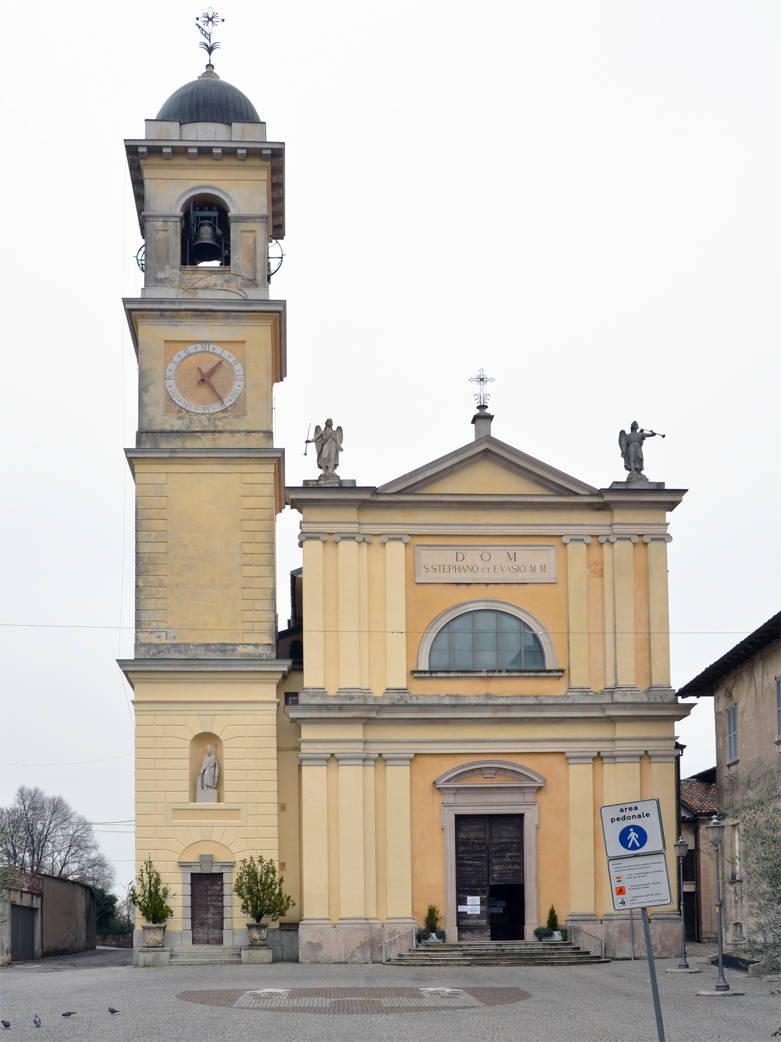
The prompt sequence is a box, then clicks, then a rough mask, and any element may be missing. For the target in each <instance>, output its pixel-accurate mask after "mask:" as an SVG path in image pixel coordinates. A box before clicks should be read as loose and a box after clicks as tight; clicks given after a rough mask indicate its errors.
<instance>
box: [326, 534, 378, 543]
mask: <svg viewBox="0 0 781 1042" xmlns="http://www.w3.org/2000/svg"><path fill="white" fill-rule="evenodd" d="M332 538H333V541H334V542H335V543H353V542H354V543H370V542H371V541H372V537H371V536H370V535H361V534H360V533H359V532H340V533H339V534H338V535H334V536H332Z"/></svg>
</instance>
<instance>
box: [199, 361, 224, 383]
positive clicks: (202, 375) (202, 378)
mask: <svg viewBox="0 0 781 1042" xmlns="http://www.w3.org/2000/svg"><path fill="white" fill-rule="evenodd" d="M218 365H222V359H221V358H218V359H217V361H216V362H215V363H214V365H213V366H212V367H211V369H207V370H206V372H205V373H202V374H201V380H199V381H198V383H201V382H202V381H203V380H205V379H206V377H207V376H211V375H212V373H213V372H214V370H215V369H216V368H217V366H218ZM198 372H199V373H200V372H201V370H200V369H199V370H198Z"/></svg>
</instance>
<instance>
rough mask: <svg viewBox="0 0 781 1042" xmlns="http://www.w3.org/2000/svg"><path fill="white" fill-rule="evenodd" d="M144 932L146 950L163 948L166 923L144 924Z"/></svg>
mask: <svg viewBox="0 0 781 1042" xmlns="http://www.w3.org/2000/svg"><path fill="white" fill-rule="evenodd" d="M141 929H142V930H143V931H144V947H145V948H162V947H163V940H164V939H165V923H151V924H150V923H144V924H143V925H142V927H141Z"/></svg>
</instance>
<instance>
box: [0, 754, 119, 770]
mask: <svg viewBox="0 0 781 1042" xmlns="http://www.w3.org/2000/svg"><path fill="white" fill-rule="evenodd" d="M132 755H133V753H121V754H120V755H119V756H104V757H102V758H101V759H99V760H57V761H55V762H54V763H8V762H5V763H3V764H0V766H2V767H81V766H82V765H83V764H86V763H108V762H109V761H110V760H127V759H129V758H130V757H131V756H132Z"/></svg>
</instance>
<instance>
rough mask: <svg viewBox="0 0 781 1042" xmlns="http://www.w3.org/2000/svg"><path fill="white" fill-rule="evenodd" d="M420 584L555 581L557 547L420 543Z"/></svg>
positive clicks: (417, 563)
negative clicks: (431, 544) (422, 544)
mask: <svg viewBox="0 0 781 1042" xmlns="http://www.w3.org/2000/svg"><path fill="white" fill-rule="evenodd" d="M415 582H416V583H554V582H556V547H555V546H528V545H525V544H515V545H512V544H508V545H506V546H416V547H415Z"/></svg>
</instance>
